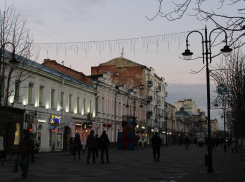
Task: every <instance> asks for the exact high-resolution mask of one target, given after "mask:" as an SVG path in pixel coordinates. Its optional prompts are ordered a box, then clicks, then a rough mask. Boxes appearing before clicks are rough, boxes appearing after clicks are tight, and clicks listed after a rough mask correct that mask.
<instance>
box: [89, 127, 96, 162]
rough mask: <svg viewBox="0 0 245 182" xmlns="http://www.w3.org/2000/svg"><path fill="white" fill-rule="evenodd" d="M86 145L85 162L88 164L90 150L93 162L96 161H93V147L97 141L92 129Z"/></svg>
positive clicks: (94, 147)
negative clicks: (86, 154)
mask: <svg viewBox="0 0 245 182" xmlns="http://www.w3.org/2000/svg"><path fill="white" fill-rule="evenodd" d="M87 146H88V156H87V164H90V163H89V159H90V155H91V152H92V155H93V163H96V161H95V149H96V147H97V142H96V138H95V136H94V130H91V131H90V135H88V138H87Z"/></svg>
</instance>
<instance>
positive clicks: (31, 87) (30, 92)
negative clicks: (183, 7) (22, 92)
mask: <svg viewBox="0 0 245 182" xmlns="http://www.w3.org/2000/svg"><path fill="white" fill-rule="evenodd" d="M33 87H34V84H33V83H29V86H28V103H30V104H31V103H32V92H33Z"/></svg>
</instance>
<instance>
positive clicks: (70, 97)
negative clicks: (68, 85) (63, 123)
mask: <svg viewBox="0 0 245 182" xmlns="http://www.w3.org/2000/svg"><path fill="white" fill-rule="evenodd" d="M71 100H72V95H71V94H69V112H71Z"/></svg>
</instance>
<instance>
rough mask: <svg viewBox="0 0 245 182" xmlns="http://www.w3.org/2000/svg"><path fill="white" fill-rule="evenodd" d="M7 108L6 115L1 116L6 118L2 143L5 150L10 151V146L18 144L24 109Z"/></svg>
mask: <svg viewBox="0 0 245 182" xmlns="http://www.w3.org/2000/svg"><path fill="white" fill-rule="evenodd" d="M7 110H8V111H7V112H6V113H7V115H2V118H6V120H7V128H6V135H5V138H4V142H3V145H4V146H5V147H6V152H7V153H10V149H11V146H13V145H19V141H20V139H21V137H22V131H23V128H24V126H23V124H24V122H23V118H24V112H25V111H24V110H22V109H16V108H8V109H7ZM5 147H4V148H5Z"/></svg>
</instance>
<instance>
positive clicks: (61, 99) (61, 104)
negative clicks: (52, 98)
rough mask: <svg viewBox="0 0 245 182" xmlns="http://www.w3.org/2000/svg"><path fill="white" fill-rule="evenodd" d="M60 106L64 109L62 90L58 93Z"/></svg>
mask: <svg viewBox="0 0 245 182" xmlns="http://www.w3.org/2000/svg"><path fill="white" fill-rule="evenodd" d="M60 106H61V107H62V109H64V92H61V93H60Z"/></svg>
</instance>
